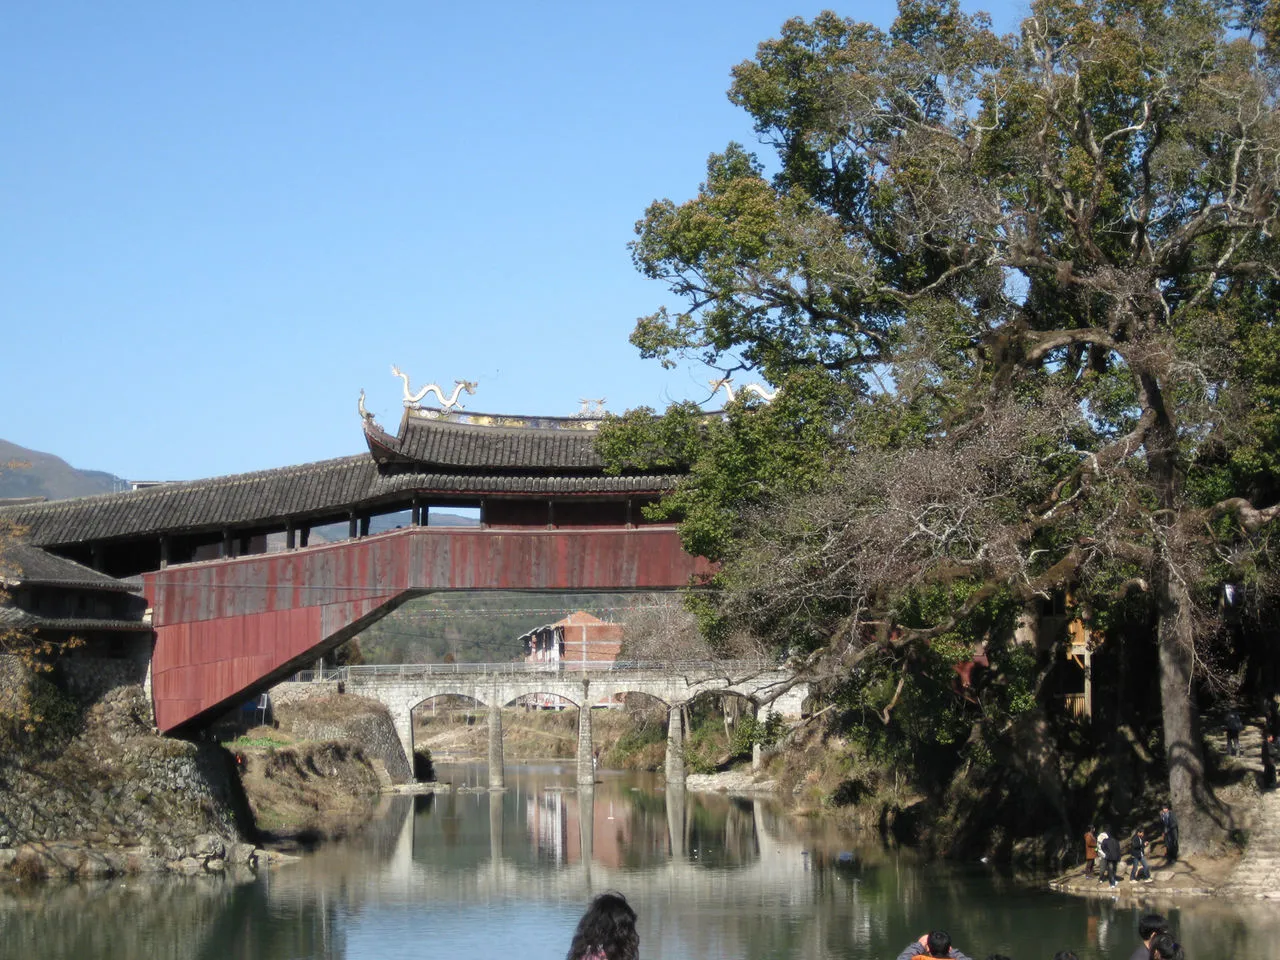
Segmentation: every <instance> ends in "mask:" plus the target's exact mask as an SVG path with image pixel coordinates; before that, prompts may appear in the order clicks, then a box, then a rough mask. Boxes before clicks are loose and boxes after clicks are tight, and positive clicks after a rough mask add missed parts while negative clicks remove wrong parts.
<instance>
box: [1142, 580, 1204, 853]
mask: <svg viewBox="0 0 1280 960" xmlns="http://www.w3.org/2000/svg"><path fill="white" fill-rule="evenodd" d="M1157 590H1158V595H1157V600H1158V603H1159V627H1158V641H1159V645H1160V712H1161V715H1162V718H1163V721H1164V751H1165V759H1166V761H1167V762H1168V766H1169V806H1170V807H1172V808H1173V812H1174V814H1175V815H1176V816H1177V818H1178V823H1179V825H1180V827H1181V833H1180V842H1179V852H1180V854H1194V853H1202V852H1205V851H1206V850H1208V849H1210V848H1211V847H1213V846H1215V845H1216V841H1217V840H1218V839H1220V838H1219V837H1218V833H1219V831H1218V829H1217V826H1216V824H1215V818H1214V817H1213V815H1212V812H1211V811H1212V810H1213V808H1214V807H1215V805H1216V804H1215V801H1214V798H1213V796H1212V794H1211V793H1210V792H1209V788H1208V785H1207V784H1206V783H1205V778H1204V744H1203V742H1202V740H1201V738H1200V723H1199V716H1198V714H1197V711H1196V706H1195V702H1194V699H1193V697H1192V692H1191V675H1192V669H1193V667H1194V664H1195V647H1194V637H1193V633H1192V623H1191V603H1192V600H1191V596H1190V593H1189V592H1188V590H1187V585H1186V584H1185V583H1184V582H1183V581H1182V580H1180V579H1178V577H1177V575H1176V574H1175V573H1174V572H1173V571H1171V570H1169V569H1168V568H1167V567H1166V569H1165V570H1164V571H1163V573H1162V576H1161V577H1160V581H1159V585H1158V587H1157Z"/></svg>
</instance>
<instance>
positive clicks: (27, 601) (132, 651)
mask: <svg viewBox="0 0 1280 960" xmlns="http://www.w3.org/2000/svg"><path fill="white" fill-rule="evenodd" d="M0 589H2V592H0V631H18V632H21V633H24V634H29V635H31V636H32V637H33V638H34V639H36V640H38V641H47V642H49V643H52V644H54V645H55V646H58V647H65V646H67V645H68V641H70V640H71V639H72V638H75V639H76V640H78V641H81V643H82V648H81V649H82V650H83V652H85V653H88V654H90V655H94V656H114V657H125V658H132V659H136V660H139V661H145V660H146V658H147V657H148V656H150V653H151V624H150V623H149V622H148V621H147V619H146V605H147V604H146V601H145V600H144V599H143V598H142V597H141V596H140V587H139V586H138V585H136V584H131V583H126V582H124V581H121V580H117V579H115V578H113V577H109V576H106V575H105V574H102V573H99V572H98V571H96V570H91V569H89V568H88V567H85V566H82V565H81V564H78V563H75V562H73V561H71V560H67V559H65V558H63V557H59V556H55V555H53V554H50V553H47V552H45V551H44V550H41V549H39V548H37V547H34V546H32V545H30V544H29V543H25V542H22V541H21V540H18V539H16V538H13V537H8V538H6V539H5V540H4V541H3V543H0Z"/></svg>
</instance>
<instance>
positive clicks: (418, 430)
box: [365, 413, 604, 473]
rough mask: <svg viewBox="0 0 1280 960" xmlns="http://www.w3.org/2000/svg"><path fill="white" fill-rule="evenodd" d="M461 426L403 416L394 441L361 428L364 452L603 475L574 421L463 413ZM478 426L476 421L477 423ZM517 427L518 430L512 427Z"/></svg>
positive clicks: (587, 434) (445, 464) (590, 435)
mask: <svg viewBox="0 0 1280 960" xmlns="http://www.w3.org/2000/svg"><path fill="white" fill-rule="evenodd" d="M466 417H467V421H466V422H459V421H457V420H449V419H443V418H441V419H435V418H429V417H422V416H416V415H413V414H412V413H407V414H406V415H405V418H404V420H403V421H402V422H401V424H400V432H399V435H398V436H394V437H393V436H391V435H390V434H388V433H386V432H385V431H383V430H381V429H379V428H378V427H376V426H372V425H370V424H369V423H368V422H366V424H365V436H366V438H367V439H368V441H369V450H370V452H372V453H373V455H374V457H375V458H376V459H378V460H379V461H381V462H384V463H385V462H407V463H414V464H419V465H422V466H425V467H439V468H445V469H454V470H459V469H460V470H484V471H502V472H507V471H515V472H524V473H544V472H554V473H564V472H570V473H602V472H603V470H604V464H603V462H602V461H601V460H600V457H599V455H598V454H597V453H596V447H595V438H596V434H595V431H594V430H590V429H585V428H584V427H583V421H581V420H575V419H573V418H568V417H565V418H552V417H539V418H526V419H527V421H528V422H526V423H523V424H521V423H520V421H521V419H522V418H516V417H502V416H497V415H491V414H467V415H466ZM477 421H478V422H477ZM515 424H520V425H515Z"/></svg>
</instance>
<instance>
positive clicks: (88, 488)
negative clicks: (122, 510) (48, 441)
mask: <svg viewBox="0 0 1280 960" xmlns="http://www.w3.org/2000/svg"><path fill="white" fill-rule="evenodd" d="M13 462H17V463H20V464H25V465H26V466H18V467H10V466H9V464H10V463H13ZM128 489H129V484H128V483H127V482H125V481H124V480H122V479H120V478H119V477H117V476H115V475H114V474H110V473H106V472H104V471H102V470H77V469H76V468H75V467H73V466H71V464H69V463H67V461H65V460H63V459H62V458H61V457H55V456H54V455H53V454H51V453H41V452H40V451H39V450H28V449H27V448H26V447H20V446H18V445H17V444H16V443H9V442H8V441H7V440H0V499H6V498H9V497H44V498H45V499H46V500H64V499H66V498H67V497H88V496H92V495H93V494H95V493H112V492H114V491H116V490H128Z"/></svg>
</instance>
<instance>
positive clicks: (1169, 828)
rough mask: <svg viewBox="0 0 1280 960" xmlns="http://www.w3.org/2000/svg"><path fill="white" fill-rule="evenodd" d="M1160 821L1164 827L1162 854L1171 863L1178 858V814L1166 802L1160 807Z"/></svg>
mask: <svg viewBox="0 0 1280 960" xmlns="http://www.w3.org/2000/svg"><path fill="white" fill-rule="evenodd" d="M1160 823H1161V825H1162V826H1163V827H1164V856H1165V859H1166V860H1168V861H1169V863H1173V861H1175V860H1177V859H1178V815H1177V814H1175V813H1174V812H1173V808H1172V807H1170V806H1169V805H1168V804H1167V803H1166V804H1165V805H1164V806H1162V807H1161V808H1160Z"/></svg>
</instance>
